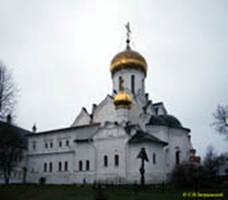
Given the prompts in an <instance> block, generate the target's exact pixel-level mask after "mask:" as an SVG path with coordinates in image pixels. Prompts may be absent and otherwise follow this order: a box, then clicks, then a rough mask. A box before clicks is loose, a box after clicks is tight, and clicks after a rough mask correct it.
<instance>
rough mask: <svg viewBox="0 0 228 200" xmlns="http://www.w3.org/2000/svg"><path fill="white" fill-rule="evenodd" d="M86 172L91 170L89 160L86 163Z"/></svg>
mask: <svg viewBox="0 0 228 200" xmlns="http://www.w3.org/2000/svg"><path fill="white" fill-rule="evenodd" d="M86 170H87V171H89V170H90V163H89V160H87V161H86Z"/></svg>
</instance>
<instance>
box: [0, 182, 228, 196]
mask: <svg viewBox="0 0 228 200" xmlns="http://www.w3.org/2000/svg"><path fill="white" fill-rule="evenodd" d="M102 191H104V195H105V197H107V200H128V199H129V200H151V199H152V200H153V199H155V200H179V199H183V198H182V193H183V192H191V191H192V190H177V189H169V190H167V189H166V190H165V191H164V192H162V191H161V189H155V188H152V186H150V187H146V188H138V187H136V186H128V187H114V188H110V187H108V188H105V189H103V190H102ZM221 191H223V192H224V195H225V197H224V199H228V198H226V197H228V196H227V195H228V189H226V190H225V191H224V190H221V189H220V190H209V191H205V190H204V191H200V192H221ZM97 192H98V190H96V189H94V188H93V187H92V186H77V185H7V186H6V185H0V200H95V197H96V194H97ZM190 199H193V198H190ZM214 199H215V200H218V199H219V198H214ZM186 200H187V198H186Z"/></svg>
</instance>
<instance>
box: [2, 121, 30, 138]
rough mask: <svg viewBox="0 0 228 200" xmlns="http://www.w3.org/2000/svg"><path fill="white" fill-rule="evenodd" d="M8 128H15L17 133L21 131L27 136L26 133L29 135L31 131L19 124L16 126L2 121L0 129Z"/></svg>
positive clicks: (21, 133)
mask: <svg viewBox="0 0 228 200" xmlns="http://www.w3.org/2000/svg"><path fill="white" fill-rule="evenodd" d="M6 128H10V129H13V130H15V131H16V132H17V133H19V134H20V135H22V136H26V135H29V134H30V133H31V132H30V131H28V130H25V129H23V128H20V127H18V126H15V125H12V124H9V123H6V122H3V121H0V131H2V130H4V129H6Z"/></svg>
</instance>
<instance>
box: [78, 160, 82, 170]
mask: <svg viewBox="0 0 228 200" xmlns="http://www.w3.org/2000/svg"><path fill="white" fill-rule="evenodd" d="M78 169H79V171H82V170H83V164H82V161H81V160H80V161H79V162H78Z"/></svg>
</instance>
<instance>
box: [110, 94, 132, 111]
mask: <svg viewBox="0 0 228 200" xmlns="http://www.w3.org/2000/svg"><path fill="white" fill-rule="evenodd" d="M132 102H133V100H132V97H131V96H130V95H129V94H128V93H127V92H125V91H124V90H121V91H119V93H118V94H117V95H116V96H115V98H114V105H115V106H116V108H127V109H129V108H130V106H131V104H132Z"/></svg>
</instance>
